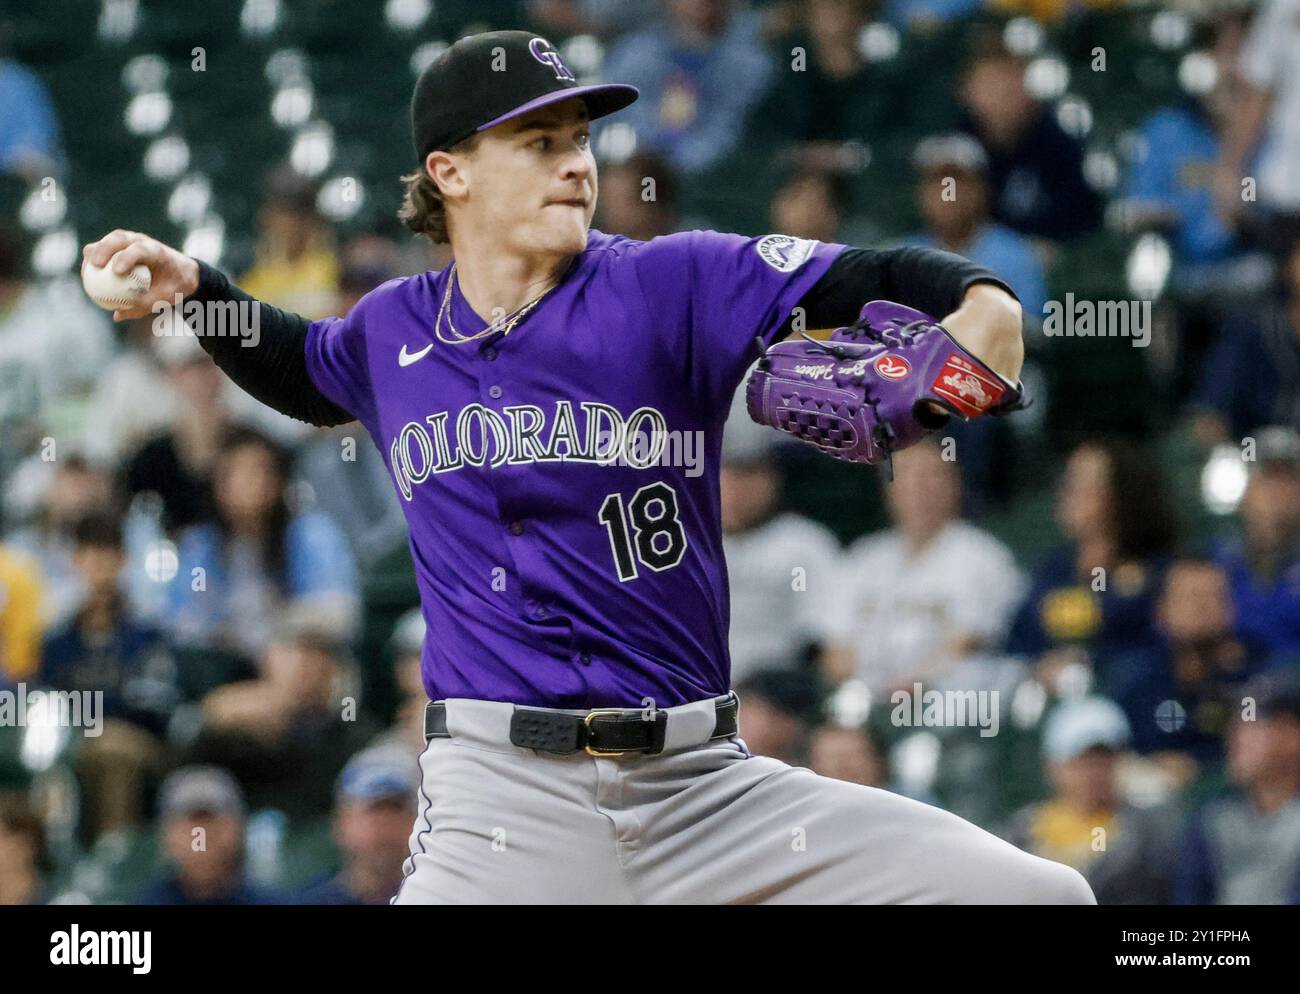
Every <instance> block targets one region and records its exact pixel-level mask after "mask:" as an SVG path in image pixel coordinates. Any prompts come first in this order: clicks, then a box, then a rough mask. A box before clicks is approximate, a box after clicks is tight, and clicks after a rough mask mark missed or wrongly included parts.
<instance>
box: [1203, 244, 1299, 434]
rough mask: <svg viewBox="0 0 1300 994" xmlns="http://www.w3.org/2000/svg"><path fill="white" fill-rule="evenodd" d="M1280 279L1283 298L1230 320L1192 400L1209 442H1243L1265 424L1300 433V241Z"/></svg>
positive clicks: (1286, 259)
mask: <svg viewBox="0 0 1300 994" xmlns="http://www.w3.org/2000/svg"><path fill="white" fill-rule="evenodd" d="M1280 276H1281V282H1282V299H1281V300H1280V301H1279V302H1277V303H1275V304H1273V305H1271V306H1266V307H1263V308H1260V309H1259V310H1258V312H1257V313H1246V314H1243V315H1240V316H1237V317H1233V318H1229V319H1228V321H1227V322H1226V324H1225V325H1224V328H1223V330H1222V332H1221V334H1220V336H1219V340H1218V342H1217V343H1216V344H1215V346H1214V348H1213V349H1212V350H1211V351H1210V354H1209V356H1208V358H1207V359H1206V361H1205V366H1204V368H1203V369H1202V371H1201V382H1200V386H1199V388H1198V389H1197V391H1196V396H1195V398H1194V400H1193V403H1194V404H1195V406H1196V407H1197V408H1199V409H1200V413H1199V414H1198V416H1197V420H1196V422H1195V426H1194V427H1195V431H1196V434H1197V436H1198V437H1199V438H1200V439H1201V440H1202V441H1204V442H1218V441H1228V440H1235V439H1240V438H1242V437H1243V436H1245V435H1248V434H1250V433H1251V432H1252V431H1254V430H1255V429H1257V428H1260V427H1262V426H1264V425H1287V426H1289V427H1291V428H1300V240H1297V241H1296V242H1295V243H1294V244H1293V245H1292V247H1291V251H1290V252H1289V253H1288V254H1287V256H1286V257H1285V261H1284V264H1283V267H1282V270H1281V273H1280Z"/></svg>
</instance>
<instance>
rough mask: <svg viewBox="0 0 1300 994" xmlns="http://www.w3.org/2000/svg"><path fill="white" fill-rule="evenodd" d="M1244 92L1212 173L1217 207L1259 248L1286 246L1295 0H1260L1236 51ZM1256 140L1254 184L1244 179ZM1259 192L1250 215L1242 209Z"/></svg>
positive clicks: (1295, 138) (1294, 138)
mask: <svg viewBox="0 0 1300 994" xmlns="http://www.w3.org/2000/svg"><path fill="white" fill-rule="evenodd" d="M1239 68H1240V71H1241V76H1242V78H1243V79H1244V81H1245V87H1244V90H1245V92H1244V94H1243V98H1242V99H1241V100H1240V101H1239V102H1238V103H1237V105H1236V106H1234V108H1233V115H1232V117H1231V119H1230V126H1229V128H1228V131H1227V134H1226V136H1225V137H1224V141H1223V151H1222V155H1221V156H1220V160H1219V168H1218V170H1217V174H1216V182H1215V192H1216V194H1217V198H1216V199H1217V200H1218V205H1219V210H1220V212H1221V213H1222V215H1223V217H1224V218H1225V219H1226V220H1229V221H1238V223H1243V224H1245V225H1246V226H1247V227H1249V228H1251V229H1253V232H1254V234H1255V236H1256V237H1257V238H1258V239H1259V240H1260V241H1261V242H1262V243H1263V244H1264V245H1265V247H1270V248H1271V247H1275V246H1281V247H1282V248H1283V249H1285V248H1286V247H1289V246H1290V245H1291V244H1292V242H1293V241H1294V239H1295V238H1296V237H1297V236H1298V235H1300V0H1264V2H1262V3H1261V4H1260V5H1259V6H1258V7H1257V8H1256V13H1255V18H1254V21H1253V22H1252V23H1251V26H1250V30H1249V32H1248V34H1247V36H1246V41H1245V44H1244V46H1243V48H1242V52H1241V61H1240V67H1239ZM1261 139H1266V140H1265V141H1264V144H1263V149H1264V151H1263V153H1262V158H1261V159H1260V161H1259V169H1258V171H1257V176H1252V177H1251V179H1252V180H1254V179H1257V180H1258V183H1257V185H1256V184H1251V189H1247V187H1246V186H1244V185H1243V181H1244V180H1245V178H1246V176H1247V175H1248V174H1247V167H1248V164H1249V161H1250V158H1251V156H1252V155H1253V154H1254V152H1255V149H1256V148H1257V147H1258V146H1260V143H1261ZM1250 193H1253V194H1254V196H1251V197H1250V199H1251V201H1254V200H1255V199H1256V197H1257V198H1258V205H1259V210H1258V211H1257V212H1255V213H1256V215H1257V216H1250V215H1248V214H1247V212H1246V208H1247V206H1248V203H1247V195H1248V194H1250Z"/></svg>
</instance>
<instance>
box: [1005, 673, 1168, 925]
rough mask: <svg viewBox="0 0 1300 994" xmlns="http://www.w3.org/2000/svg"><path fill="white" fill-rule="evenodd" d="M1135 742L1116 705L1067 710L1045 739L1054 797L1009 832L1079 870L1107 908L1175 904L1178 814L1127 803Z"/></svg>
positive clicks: (1082, 702) (1074, 704)
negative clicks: (1122, 780) (1127, 769)
mask: <svg viewBox="0 0 1300 994" xmlns="http://www.w3.org/2000/svg"><path fill="white" fill-rule="evenodd" d="M1128 744H1129V728H1128V723H1127V722H1126V721H1125V719H1124V714H1123V712H1122V711H1120V709H1119V708H1118V707H1117V706H1116V705H1115V704H1114V703H1113V702H1112V701H1109V700H1106V699H1105V698H1103V697H1084V698H1077V699H1075V700H1071V701H1067V702H1065V703H1064V704H1062V705H1060V707H1058V708H1057V709H1056V710H1055V711H1054V712H1053V713H1052V714H1051V716H1050V717H1049V718H1048V720H1047V727H1046V730H1045V732H1044V735H1043V761H1044V763H1045V765H1046V767H1047V772H1048V776H1049V779H1050V781H1051V784H1052V796H1051V797H1050V798H1048V799H1047V800H1045V801H1042V802H1039V803H1036V804H1031V805H1029V806H1028V807H1027V808H1025V809H1023V810H1022V811H1020V812H1018V813H1017V814H1016V815H1015V817H1014V818H1013V819H1012V821H1011V824H1010V826H1009V827H1008V829H1007V833H1006V835H1007V837H1008V839H1009V840H1010V841H1011V842H1013V843H1015V845H1017V846H1019V847H1020V848H1022V849H1025V850H1027V851H1029V852H1032V853H1034V854H1035V855H1038V856H1042V857H1044V858H1045V859H1050V860H1054V861H1056V862H1058V863H1065V864H1066V865H1067V866H1072V867H1074V868H1075V869H1076V870H1078V871H1079V872H1080V873H1082V874H1083V875H1084V876H1085V877H1087V879H1088V883H1089V884H1091V885H1092V889H1093V893H1095V894H1096V895H1097V902H1098V903H1099V904H1167V903H1168V902H1169V898H1170V893H1171V889H1172V877H1173V863H1174V862H1175V861H1176V858H1177V850H1176V848H1175V847H1174V842H1175V840H1176V837H1177V832H1178V819H1177V812H1176V809H1174V808H1173V807H1169V806H1162V807H1157V808H1139V807H1136V806H1134V805H1133V804H1131V803H1130V802H1128V801H1126V800H1125V799H1124V797H1123V796H1122V794H1121V792H1120V788H1119V781H1118V776H1117V770H1118V766H1119V761H1120V758H1121V756H1122V754H1123V752H1124V751H1125V750H1126V749H1127V748H1128Z"/></svg>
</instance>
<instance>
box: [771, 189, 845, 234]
mask: <svg viewBox="0 0 1300 994" xmlns="http://www.w3.org/2000/svg"><path fill="white" fill-rule="evenodd" d="M845 200H846V196H845V192H844V184H843V181H842V180H841V178H840V177H839V176H837V175H835V174H833V173H826V172H796V173H794V174H792V175H791V176H790V177H789V179H787V180H786V181H785V183H784V184H782V186H781V188H780V189H779V190H777V191H776V195H775V196H774V197H773V198H772V207H771V217H772V230H773V231H780V232H782V233H783V234H787V235H793V236H794V237H795V238H808V239H812V240H815V241H820V242H837V241H840V240H841V239H840V224H841V222H842V220H843V217H844V204H845Z"/></svg>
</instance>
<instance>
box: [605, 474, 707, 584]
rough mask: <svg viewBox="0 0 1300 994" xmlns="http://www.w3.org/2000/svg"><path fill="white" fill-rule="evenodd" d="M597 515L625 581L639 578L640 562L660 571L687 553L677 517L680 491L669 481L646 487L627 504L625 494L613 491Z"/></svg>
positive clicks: (615, 565) (622, 579)
mask: <svg viewBox="0 0 1300 994" xmlns="http://www.w3.org/2000/svg"><path fill="white" fill-rule="evenodd" d="M596 517H597V519H598V520H599V521H600V523H601V524H603V525H604V526H605V530H606V531H607V532H608V533H609V546H610V548H611V549H612V550H613V552H614V568H615V569H617V570H618V578H619V580H620V581H621V582H626V581H628V580H635V579H636V577H637V563H638V562H639V563H640V564H641V565H642V566H645V567H647V568H648V569H652V570H654V571H655V572H656V573H659V572H662V571H663V570H666V569H671V568H672V567H674V566H676V565H677V564H678V563H680V562H681V561H682V556H684V555H686V533H685V532H684V531H682V523H681V521H680V520H679V519H678V517H677V492H676V491H675V490H673V488H672V487H670V486H669V485H668V484H666V483H651V484H648V485H646V486H644V487H642V488H641V489H640V490H638V491H637V492H636V493H634V494H633V495H632V497H631V499H630V500H628V502H627V504H626V506H624V504H623V495H622V494H617V493H614V494H610V495H609V496H608V497H606V498H605V500H604V502H603V503H602V504H601V505H600V513H599V514H597V515H596Z"/></svg>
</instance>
